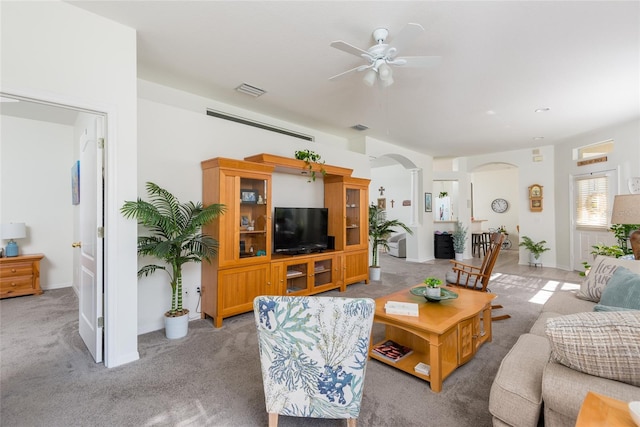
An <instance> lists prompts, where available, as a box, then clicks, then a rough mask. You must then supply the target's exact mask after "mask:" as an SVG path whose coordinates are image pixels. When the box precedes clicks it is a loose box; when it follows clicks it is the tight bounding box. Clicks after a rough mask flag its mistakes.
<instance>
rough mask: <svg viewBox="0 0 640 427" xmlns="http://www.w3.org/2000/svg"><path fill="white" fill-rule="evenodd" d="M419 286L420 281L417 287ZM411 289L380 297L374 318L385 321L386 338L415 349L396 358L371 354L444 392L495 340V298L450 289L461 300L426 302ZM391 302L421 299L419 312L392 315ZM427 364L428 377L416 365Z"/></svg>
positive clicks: (377, 320) (381, 321)
mask: <svg viewBox="0 0 640 427" xmlns="http://www.w3.org/2000/svg"><path fill="white" fill-rule="evenodd" d="M416 286H418V285H416ZM410 289H411V288H408V289H404V290H402V291H398V292H395V293H393V294H390V295H386V296H384V297H380V298H377V299H376V300H375V301H376V312H375V316H374V319H373V321H374V322H375V323H383V324H384V325H385V340H393V341H395V342H397V343H399V344H402V345H405V346H408V347H411V349H413V353H411V354H410V355H408V356H406V357H404V358H403V359H401V360H399V361H397V362H392V361H390V360H388V359H385V358H384V357H382V356H379V355H378V354H376V353H375V352H373V351H372V349H373V347H374V346H375V345H377V344H378V343H375V344H372V346H371V349H369V350H370V351H369V355H370V356H371V357H372V358H373V359H376V360H379V361H381V362H383V363H386V364H387V365H390V366H393V367H394V368H397V369H400V370H402V371H405V372H407V373H409V374H411V375H414V376H416V377H418V378H421V379H423V380H426V381H429V382H430V383H431V390H433V391H435V392H440V391H441V390H442V381H443V380H444V379H445V378H446V377H448V376H449V375H450V374H451V373H452V372H453V371H454V370H455V369H456V368H457V367H458V366H460V365H463V364H464V363H466V362H468V361H469V360H471V359H472V358H473V356H474V355H475V354H476V351H477V350H478V348H479V347H480V346H481V345H482V344H484V343H485V342H487V341H491V301H492V300H493V299H494V298H495V297H496V295H494V294H490V293H486V292H478V291H472V290H468V289H463V288H456V287H446V289H449V290H451V291H453V292H455V293H457V294H458V298H456V299H450V300H446V301H441V302H427V300H425V299H424V298H423V297H419V296H415V295H412V294H411V293H410V292H409V290H410ZM387 301H397V302H414V303H418V306H419V316H418V317H413V316H404V315H397V314H387V313H385V310H384V305H385V304H386V303H387ZM419 362H423V363H425V364H427V365H430V367H431V372H430V375H423V374H421V373H418V372H416V371H415V370H414V367H415V366H416V365H417V364H418V363H419Z"/></svg>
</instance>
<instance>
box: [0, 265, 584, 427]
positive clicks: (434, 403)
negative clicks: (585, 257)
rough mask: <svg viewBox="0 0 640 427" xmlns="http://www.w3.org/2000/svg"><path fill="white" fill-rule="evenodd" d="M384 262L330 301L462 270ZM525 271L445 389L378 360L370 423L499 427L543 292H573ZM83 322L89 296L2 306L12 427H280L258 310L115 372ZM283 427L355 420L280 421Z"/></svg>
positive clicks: (503, 288)
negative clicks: (500, 401)
mask: <svg viewBox="0 0 640 427" xmlns="http://www.w3.org/2000/svg"><path fill="white" fill-rule="evenodd" d="M501 257H503V255H502V254H501ZM381 258H382V261H381V263H382V267H383V271H384V272H383V276H382V280H381V281H380V282H371V284H369V285H365V284H364V283H357V284H354V285H351V286H349V287H348V290H347V292H346V293H342V294H341V293H339V292H337V291H331V292H328V293H326V294H325V295H342V296H353V297H356V296H367V297H373V298H376V297H378V296H382V295H385V294H388V293H391V292H393V291H395V290H398V289H402V288H407V287H409V286H413V285H417V284H419V283H420V282H421V281H422V280H423V279H424V278H425V277H427V276H436V275H440V276H441V277H443V276H444V272H446V271H447V270H448V269H449V268H450V267H449V263H448V262H447V261H442V260H436V261H434V262H429V263H420V264H418V263H409V262H405V261H404V260H400V259H396V258H393V257H390V256H388V255H383V256H382V257H381ZM503 258H504V257H503ZM474 261H475V260H474ZM499 266H500V265H498V266H497V267H496V272H499V271H500V268H499ZM507 270H508V269H507ZM520 270H522V271H523V272H525V273H527V272H528V273H529V275H528V276H527V275H526V274H524V275H523V273H522V272H520ZM503 271H506V270H504V269H503ZM516 271H519V274H518V275H514V274H510V273H502V274H496V275H495V277H494V279H493V280H492V281H491V284H490V288H491V290H492V291H493V292H494V293H496V294H498V295H499V297H498V299H497V300H496V302H498V303H501V304H502V305H504V307H505V308H504V309H503V310H501V312H506V313H508V314H510V315H511V316H512V317H511V318H510V319H508V320H504V321H499V322H495V323H494V324H493V342H491V343H487V344H485V345H483V346H482V347H481V348H480V349H479V351H478V353H477V354H476V356H475V357H474V358H473V359H472V360H471V361H470V362H469V363H467V364H466V365H464V366H462V367H460V368H458V369H457V370H456V371H454V373H453V374H451V376H449V377H448V378H447V379H446V380H445V381H444V383H443V389H442V392H441V393H434V392H432V391H431V390H430V388H429V384H428V383H427V382H424V381H422V380H419V379H418V378H415V377H413V376H411V375H408V374H406V373H403V372H400V371H398V370H396V369H393V368H392V367H389V366H387V365H385V364H382V363H379V362H378V361H375V360H370V361H369V363H368V365H367V373H366V382H365V389H364V398H363V402H362V410H361V414H360V418H359V419H358V425H360V426H424V425H433V426H439V427H449V426H451V427H465V426H469V427H471V426H473V427H478V426H490V425H491V416H490V414H489V412H488V400H489V390H490V387H491V382H492V381H493V378H494V376H495V374H496V372H497V369H498V366H499V364H500V361H501V360H502V358H503V357H504V356H505V354H506V353H507V352H508V350H509V349H510V348H511V346H512V345H513V344H514V343H515V341H516V339H517V338H518V336H519V335H520V334H522V333H524V332H526V331H528V330H529V328H530V327H531V325H532V324H533V322H534V320H535V319H536V317H537V315H538V313H539V312H540V310H541V304H540V303H541V302H542V300H543V298H542V299H541V296H544V295H546V294H549V293H550V292H552V291H553V289H554V288H558V287H559V284H560V285H561V284H562V279H561V280H557V281H555V282H554V281H553V280H551V279H550V276H551V278H552V276H553V273H554V272H557V273H558V276H560V277H561V278H562V277H564V276H565V274H563V273H562V272H560V271H559V270H553V269H528V270H527V269H523V268H522V266H518V267H517V268H516ZM574 277H576V278H577V276H574ZM550 283H552V285H551V286H550V285H549V284H550ZM574 283H575V282H574ZM543 288H547V289H551V290H550V291H545V290H543ZM496 314H500V313H498V312H496ZM77 317H78V311H77V298H76V296H75V294H74V292H73V291H72V290H71V289H70V288H67V289H60V290H52V291H46V292H45V293H44V294H43V295H41V296H29V297H20V298H11V299H5V300H2V301H0V320H1V322H2V324H1V328H0V366H1V374H0V385H1V398H2V400H1V405H2V406H1V409H0V424H1V425H2V426H266V425H267V424H268V417H267V414H266V412H265V409H264V394H263V389H262V378H261V374H260V361H259V356H258V348H257V342H256V333H255V326H254V323H253V314H252V313H247V314H243V315H239V316H235V317H233V318H229V319H226V320H225V321H224V325H223V327H222V328H220V329H216V328H213V327H212V323H211V320H210V319H206V320H196V321H192V322H191V323H190V325H189V335H188V336H187V337H186V338H184V339H180V340H174V341H169V340H167V339H166V338H165V337H164V331H156V332H153V333H149V334H145V335H141V336H140V337H139V351H140V360H138V361H136V362H133V363H130V364H127V365H125V366H120V367H117V368H112V369H107V368H105V367H104V366H103V365H102V364H96V363H94V362H93V361H92V359H91V357H90V355H89V353H88V351H87V350H86V348H85V346H84V344H83V342H82V341H81V339H80V337H79V335H78V332H77V329H78V321H77ZM132 327H135V325H132ZM382 333H383V328H382V327H381V326H380V325H374V335H375V336H376V338H377V337H380V336H381V335H382ZM280 425H281V426H300V425H305V426H344V425H346V423H345V421H343V420H313V419H297V418H290V417H280Z"/></svg>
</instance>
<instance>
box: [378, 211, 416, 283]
mask: <svg viewBox="0 0 640 427" xmlns="http://www.w3.org/2000/svg"><path fill="white" fill-rule="evenodd" d="M394 227H401V228H403V229H404V230H405V231H406V232H407V233H409V234H413V231H411V229H410V228H409V227H407V226H406V225H405V224H403V223H402V222H400V220H397V219H391V220H388V219H387V215H386V212H385V210H384V209H381V208H379V207H378V206H376V205H374V204H371V205H370V206H369V239H370V240H371V255H372V257H371V265H370V266H369V277H370V278H371V280H380V266H379V265H378V251H379V248H380V247H383V248H385V249H389V245H388V243H387V239H388V238H389V236H391V234H392V233H394V232H395V230H394Z"/></svg>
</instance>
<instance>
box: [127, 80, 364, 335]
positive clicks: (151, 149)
mask: <svg viewBox="0 0 640 427" xmlns="http://www.w3.org/2000/svg"><path fill="white" fill-rule="evenodd" d="M138 88H139V95H140V99H139V100H138V126H139V134H138V178H137V186H138V192H139V195H140V196H141V197H143V198H144V197H146V194H145V189H144V186H145V183H146V182H147V181H152V182H155V183H156V184H158V185H160V186H162V187H164V188H166V189H167V190H169V191H171V192H172V193H174V194H175V195H176V196H177V197H178V198H179V199H180V200H181V201H189V200H193V201H197V200H202V170H201V168H200V162H201V161H203V160H207V159H211V158H214V157H228V158H233V159H243V158H245V157H248V156H252V155H255V154H260V153H269V154H275V155H280V156H286V157H293V155H294V152H295V151H296V150H303V149H311V150H313V151H315V152H316V153H318V154H320V155H321V156H322V159H323V160H325V161H326V163H327V164H331V165H335V166H341V167H346V168H351V169H353V170H354V172H353V176H355V177H359V178H369V175H370V172H369V161H368V158H367V157H366V156H365V155H364V154H360V153H354V152H350V151H346V148H347V146H348V144H347V141H346V140H344V139H341V138H338V137H334V136H332V135H328V134H324V133H321V132H318V131H316V130H314V129H308V128H303V127H300V126H298V125H295V124H292V123H286V122H282V121H279V120H276V119H273V118H270V117H267V116H264V115H257V114H255V113H252V112H249V111H246V110H241V109H237V108H234V107H232V106H230V105H225V104H221V103H219V102H217V101H214V100H211V99H207V98H204V97H201V96H197V95H193V94H190V93H187V92H183V91H179V90H176V89H173V88H169V87H165V86H161V85H158V84H155V83H152V82H148V81H144V80H139V84H138ZM207 108H213V109H216V110H220V111H224V112H226V113H231V114H235V115H239V116H241V117H246V118H249V119H253V120H257V121H260V122H262V123H268V124H272V125H275V126H280V127H284V128H287V129H293V130H296V131H300V132H303V133H305V134H309V135H314V136H315V137H316V141H315V142H306V141H302V140H300V139H297V138H293V137H290V136H286V135H282V134H278V133H273V132H270V131H266V130H263V129H257V128H253V127H249V126H246V125H242V124H238V123H234V122H230V121H226V120H222V119H218V118H214V117H211V116H207V115H206V109H207ZM272 193H273V197H272V205H273V206H274V207H275V206H305V207H318V206H323V205H324V187H323V184H322V179H321V177H318V178H317V180H316V181H315V182H307V178H306V177H304V176H295V175H288V174H279V173H275V174H274V175H273V180H272ZM140 265H143V264H140ZM183 286H184V289H185V291H186V296H185V306H186V308H188V309H189V310H190V311H191V318H192V319H193V318H197V317H199V316H200V315H199V313H198V312H197V311H196V308H197V306H198V295H197V293H196V292H195V290H196V287H198V286H200V266H199V265H187V266H185V268H184V276H183ZM138 296H139V298H138V300H139V301H140V304H139V305H138V313H139V323H138V332H139V333H145V332H148V331H153V330H157V329H161V328H163V327H164V325H163V313H164V312H165V311H166V310H167V309H168V308H169V306H170V303H169V301H170V287H169V284H168V283H167V280H166V277H165V276H163V275H161V274H159V275H154V276H151V277H146V278H141V279H140V281H139V286H138Z"/></svg>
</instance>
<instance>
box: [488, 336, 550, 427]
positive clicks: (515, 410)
mask: <svg viewBox="0 0 640 427" xmlns="http://www.w3.org/2000/svg"><path fill="white" fill-rule="evenodd" d="M549 352H550V350H549V340H547V339H546V338H545V337H541V336H538V335H532V334H523V335H521V336H520V338H518V341H517V342H516V343H515V345H514V346H513V347H512V348H511V350H510V351H509V353H508V354H507V355H506V356H505V357H504V359H502V362H501V363H500V369H498V373H497V374H496V377H495V379H494V381H493V384H492V385H491V393H490V395H489V412H491V414H492V415H493V417H494V419H499V420H500V421H502V422H503V423H504V424H507V425H512V426H516V425H521V426H525V425H527V426H535V425H537V424H538V418H539V417H540V408H541V406H542V372H543V370H544V367H545V365H546V364H547V362H548V361H549ZM494 425H496V423H494ZM498 425H499V424H498Z"/></svg>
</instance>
